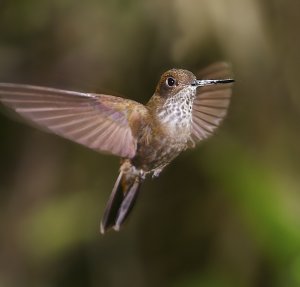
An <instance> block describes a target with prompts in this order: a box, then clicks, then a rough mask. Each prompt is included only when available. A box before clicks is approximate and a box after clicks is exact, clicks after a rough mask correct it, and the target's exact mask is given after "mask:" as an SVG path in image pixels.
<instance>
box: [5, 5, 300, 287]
mask: <svg viewBox="0 0 300 287" xmlns="http://www.w3.org/2000/svg"><path fill="white" fill-rule="evenodd" d="M299 11H300V2H299V1H295V0H285V1H284V0H271V1H255V0H243V1H240V0H230V1H228V0H227V1H225V0H203V1H196V0H188V1H187V0H174V1H171V0H168V1H159V0H152V1H137V0H131V1H123V0H113V1H96V0H94V1H71V0H63V1H62V0H48V1H47V0H19V1H11V0H7V1H5V0H2V1H1V2H0V81H1V82H18V83H29V84H39V85H46V86H52V87H57V88H66V89H75V90H80V91H99V92H106V93H114V94H121V95H124V96H126V97H129V98H131V99H135V100H138V101H140V102H143V103H145V102H146V101H147V100H148V99H149V97H150V96H151V95H152V93H153V91H154V88H155V85H156V82H157V81H158V79H159V76H160V74H161V73H162V72H164V71H165V70H167V69H169V68H173V67H178V68H187V69H190V70H192V71H193V72H197V70H198V69H199V68H201V67H204V66H205V65H206V64H209V63H211V62H214V61H217V60H227V61H229V62H231V63H232V65H233V68H234V73H235V79H236V84H235V87H234V93H233V101H232V105H231V107H230V110H229V115H228V117H227V119H226V121H225V122H224V124H223V125H222V127H221V129H219V131H218V133H217V134H216V135H215V136H214V137H212V138H211V139H210V140H208V141H206V142H204V143H203V144H202V145H200V146H199V147H198V148H197V149H196V150H194V151H189V152H185V153H184V154H182V155H181V156H180V157H179V158H178V159H176V160H175V161H174V162H173V164H172V165H170V166H169V167H168V168H167V169H166V170H165V171H164V172H163V173H162V174H161V176H160V178H159V179H157V180H153V181H150V180H149V181H148V182H147V183H146V184H145V186H144V188H143V192H142V194H141V196H140V199H139V202H138V204H137V207H136V209H135V210H134V212H133V216H132V217H131V218H130V221H129V222H128V224H127V225H126V227H125V228H124V229H123V230H122V231H121V232H119V233H114V232H111V233H109V234H107V235H105V236H101V235H100V234H99V221H100V217H101V214H102V212H103V209H104V205H105V202H106V200H107V198H108V196H109V193H110V191H111V188H112V186H113V183H114V180H115V178H116V176H117V172H118V159H116V158H114V157H111V156H107V155H98V154H96V153H95V152H93V151H89V150H87V149H85V148H83V147H81V146H79V145H76V144H72V143H70V142H68V141H66V140H63V139H60V138H58V137H56V136H53V135H49V134H45V133H42V132H40V131H37V130H35V129H32V128H30V127H28V126H25V125H23V124H22V123H19V122H15V121H11V119H9V118H8V117H6V116H5V115H4V114H3V113H1V115H0V131H1V137H0V230H1V231H0V232H1V233H0V286H5V287H15V286H22V287H26V286H30V287H33V286H63V287H66V286H72V287H81V286H85V287H87V286H91V287H94V286H95V287H96V286H105V287H106V286H108V287H110V286H112V287H114V286H123V287H127V286H130V287H135V286H138V287H144V286H146V287H148V286H175V287H198V286H205V287H206V286H208V287H227V286H230V287H234V286H236V287H238V286H241V287H254V286H255V287H256V286H263V287H266V286H272V287H274V286H275V287H277V286H278V287H281V286H282V287H286V286H300V220H299V216H300V195H299V183H300V178H299V171H300V130H299V125H300V124H299V121H300V80H299V79H300V70H299V66H300V57H299V51H300V37H299V35H300V31H299V30H300V17H299ZM1 110H3V109H1ZM3 112H4V113H6V112H5V111H3Z"/></svg>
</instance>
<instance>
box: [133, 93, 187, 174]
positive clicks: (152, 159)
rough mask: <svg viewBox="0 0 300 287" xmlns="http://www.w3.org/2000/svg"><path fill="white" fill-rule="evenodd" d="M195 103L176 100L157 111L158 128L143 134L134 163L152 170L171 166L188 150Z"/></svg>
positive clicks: (151, 128)
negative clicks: (182, 152)
mask: <svg viewBox="0 0 300 287" xmlns="http://www.w3.org/2000/svg"><path fill="white" fill-rule="evenodd" d="M191 119H192V102H191V101H188V100H187V99H186V98H181V99H173V100H171V99H170V100H169V101H167V102H166V103H165V105H164V106H163V107H162V108H161V109H159V110H158V111H157V117H156V120H157V122H156V124H155V125H152V126H147V127H146V128H145V129H144V130H143V138H142V140H141V141H140V145H138V152H137V157H136V158H135V162H136V164H137V165H140V166H141V167H142V168H143V169H144V170H153V169H156V168H159V167H163V166H165V165H167V164H168V163H169V162H171V161H172V160H173V159H174V158H175V157H176V156H178V155H179V154H180V153H181V151H183V150H184V149H186V147H187V142H188V140H189V138H190V134H191Z"/></svg>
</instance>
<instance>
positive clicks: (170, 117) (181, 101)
mask: <svg viewBox="0 0 300 287" xmlns="http://www.w3.org/2000/svg"><path fill="white" fill-rule="evenodd" d="M192 104H193V101H192V98H190V97H186V96H182V95H178V96H175V97H172V98H170V99H168V100H167V101H166V102H165V104H164V105H163V107H162V108H161V109H159V111H158V113H157V118H158V120H159V122H160V124H161V126H162V128H163V129H164V132H165V134H166V135H167V136H169V137H170V138H171V140H173V141H178V142H181V141H183V142H185V141H186V140H187V138H188V137H189V136H190V133H191V126H192Z"/></svg>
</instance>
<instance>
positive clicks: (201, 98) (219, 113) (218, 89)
mask: <svg viewBox="0 0 300 287" xmlns="http://www.w3.org/2000/svg"><path fill="white" fill-rule="evenodd" d="M197 76H198V77H199V79H212V80H214V79H227V78H231V77H232V72H231V68H230V66H229V65H228V64H227V63H224V62H218V63H215V64H213V65H211V66H209V67H207V68H206V69H204V70H202V71H200V73H199V74H198V75H197ZM231 87H232V83H227V84H216V85H210V86H204V87H199V88H198V89H197V95H196V98H195V100H194V103H193V108H192V115H193V116H192V135H191V138H192V142H193V144H195V143H198V142H199V141H201V140H203V139H206V138H207V137H209V136H210V135H211V134H212V133H213V132H214V131H215V130H216V129H217V127H218V126H219V125H220V123H221V122H222V120H223V119H224V117H225V116H226V113H227V109H228V106H229V103H230V97H231V92H232V89H231Z"/></svg>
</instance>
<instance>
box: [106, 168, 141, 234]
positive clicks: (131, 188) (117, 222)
mask: <svg viewBox="0 0 300 287" xmlns="http://www.w3.org/2000/svg"><path fill="white" fill-rule="evenodd" d="M140 185H141V179H140V177H135V178H134V180H130V181H127V180H126V178H125V176H124V174H123V172H120V174H119V176H118V178H117V180H116V183H115V185H114V188H113V190H112V193H111V195H110V198H109V200H108V202H107V204H106V207H105V211H104V215H103V218H102V220H101V225H100V231H101V233H102V234H104V233H105V232H106V231H107V230H108V229H110V228H113V229H115V230H117V231H118V230H119V229H120V227H121V225H122V224H123V223H124V221H125V220H126V218H127V217H128V215H129V213H130V212H131V210H132V208H133V206H134V204H135V201H136V198H137V196H138V193H139V190H140Z"/></svg>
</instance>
